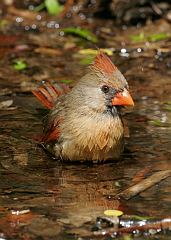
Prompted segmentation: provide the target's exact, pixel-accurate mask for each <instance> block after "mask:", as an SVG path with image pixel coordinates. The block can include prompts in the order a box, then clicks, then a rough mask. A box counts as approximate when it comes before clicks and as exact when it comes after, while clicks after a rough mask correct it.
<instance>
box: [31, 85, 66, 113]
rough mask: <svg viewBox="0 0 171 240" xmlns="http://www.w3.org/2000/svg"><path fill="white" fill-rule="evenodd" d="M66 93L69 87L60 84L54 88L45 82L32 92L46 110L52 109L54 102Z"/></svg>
mask: <svg viewBox="0 0 171 240" xmlns="http://www.w3.org/2000/svg"><path fill="white" fill-rule="evenodd" d="M68 91H69V87H68V86H66V85H65V84H62V83H61V84H58V86H57V87H56V86H54V85H52V84H51V83H49V82H46V83H44V84H43V85H42V86H40V87H38V88H37V89H35V90H33V91H32V93H33V94H34V95H35V96H36V97H37V99H38V100H39V101H40V102H41V104H42V105H43V106H45V107H46V108H48V109H52V108H53V106H54V104H55V102H56V99H57V98H58V97H59V96H61V95H63V94H65V93H67V92H68Z"/></svg>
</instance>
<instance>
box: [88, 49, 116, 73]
mask: <svg viewBox="0 0 171 240" xmlns="http://www.w3.org/2000/svg"><path fill="white" fill-rule="evenodd" d="M91 68H93V69H96V70H100V71H102V72H104V73H107V74H111V73H113V72H115V71H116V70H117V67H116V66H115V65H114V64H113V63H112V61H111V60H110V59H109V58H108V56H107V55H106V54H105V53H103V52H102V51H99V53H98V54H97V56H96V58H95V60H94V63H93V64H92V65H91Z"/></svg>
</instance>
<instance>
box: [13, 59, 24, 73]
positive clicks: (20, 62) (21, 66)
mask: <svg viewBox="0 0 171 240" xmlns="http://www.w3.org/2000/svg"><path fill="white" fill-rule="evenodd" d="M13 67H14V69H15V70H17V71H21V70H24V69H25V68H27V63H26V62H24V61H23V60H22V59H16V60H15V61H14V65H13Z"/></svg>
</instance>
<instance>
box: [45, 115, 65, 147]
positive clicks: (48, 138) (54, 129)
mask: <svg viewBox="0 0 171 240" xmlns="http://www.w3.org/2000/svg"><path fill="white" fill-rule="evenodd" d="M61 122H62V118H55V119H54V120H51V121H50V123H48V126H46V129H45V130H44V133H43V136H42V139H41V141H42V142H43V143H49V142H53V141H57V140H58V138H59V137H60V127H59V125H60V123H61Z"/></svg>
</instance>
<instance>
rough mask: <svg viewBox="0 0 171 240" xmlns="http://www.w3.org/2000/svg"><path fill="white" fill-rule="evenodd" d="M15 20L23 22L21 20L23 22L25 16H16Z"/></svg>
mask: <svg viewBox="0 0 171 240" xmlns="http://www.w3.org/2000/svg"><path fill="white" fill-rule="evenodd" d="M15 21H16V22H17V23H21V22H23V18H22V17H16V19H15Z"/></svg>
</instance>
